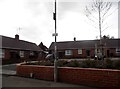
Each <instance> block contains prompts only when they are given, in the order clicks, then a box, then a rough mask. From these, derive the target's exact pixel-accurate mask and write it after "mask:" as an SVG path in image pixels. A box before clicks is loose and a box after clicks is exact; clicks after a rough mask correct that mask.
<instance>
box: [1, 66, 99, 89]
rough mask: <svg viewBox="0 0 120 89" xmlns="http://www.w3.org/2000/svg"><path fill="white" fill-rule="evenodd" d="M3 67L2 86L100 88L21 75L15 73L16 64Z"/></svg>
mask: <svg viewBox="0 0 120 89" xmlns="http://www.w3.org/2000/svg"><path fill="white" fill-rule="evenodd" d="M2 69H3V70H2V71H4V74H2V87H28V88H29V87H73V88H75V87H78V88H79V89H98V88H93V87H87V86H82V85H74V84H66V83H59V82H57V83H55V82H53V81H44V80H38V79H32V78H24V77H19V76H16V75H15V71H16V64H10V65H4V66H2Z"/></svg>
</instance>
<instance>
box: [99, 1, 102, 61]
mask: <svg viewBox="0 0 120 89" xmlns="http://www.w3.org/2000/svg"><path fill="white" fill-rule="evenodd" d="M99 31H100V54H101V56H102V57H101V58H102V59H103V50H102V34H101V2H100V1H99Z"/></svg>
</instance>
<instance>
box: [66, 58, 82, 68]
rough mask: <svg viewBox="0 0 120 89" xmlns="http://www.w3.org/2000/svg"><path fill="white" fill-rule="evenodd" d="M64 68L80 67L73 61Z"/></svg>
mask: <svg viewBox="0 0 120 89" xmlns="http://www.w3.org/2000/svg"><path fill="white" fill-rule="evenodd" d="M66 66H68V67H80V63H79V62H78V61H76V60H74V61H71V62H68V63H67V64H66Z"/></svg>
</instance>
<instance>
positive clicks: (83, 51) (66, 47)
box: [49, 39, 120, 59]
mask: <svg viewBox="0 0 120 89" xmlns="http://www.w3.org/2000/svg"><path fill="white" fill-rule="evenodd" d="M99 43H100V41H99V40H81V41H76V40H74V41H65V42H57V54H58V57H59V58H60V59H62V58H87V57H91V58H94V57H95V54H96V52H98V51H99V50H98V49H99V47H100V46H99ZM102 43H103V45H102V48H103V53H104V56H105V57H120V39H102ZM49 51H50V53H53V54H54V42H52V43H51V45H50V47H49Z"/></svg>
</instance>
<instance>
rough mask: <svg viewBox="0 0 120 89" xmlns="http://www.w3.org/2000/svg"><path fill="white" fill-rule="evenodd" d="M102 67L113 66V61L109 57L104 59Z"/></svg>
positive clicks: (109, 67) (108, 67)
mask: <svg viewBox="0 0 120 89" xmlns="http://www.w3.org/2000/svg"><path fill="white" fill-rule="evenodd" d="M103 68H107V69H111V68H114V67H113V61H112V60H110V59H105V62H104V65H103Z"/></svg>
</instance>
